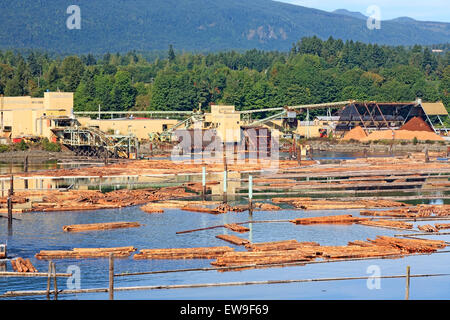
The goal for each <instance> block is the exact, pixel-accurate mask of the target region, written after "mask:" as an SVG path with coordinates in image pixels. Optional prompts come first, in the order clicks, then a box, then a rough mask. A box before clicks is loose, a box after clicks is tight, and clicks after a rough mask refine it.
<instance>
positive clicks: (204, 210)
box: [181, 206, 223, 214]
mask: <svg viewBox="0 0 450 320" xmlns="http://www.w3.org/2000/svg"><path fill="white" fill-rule="evenodd" d="M181 210H184V211H192V212H202V213H211V214H221V213H223V212H220V211H218V210H217V209H216V208H213V209H211V208H203V207H194V206H186V207H183V208H181Z"/></svg>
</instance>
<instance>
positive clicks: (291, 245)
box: [245, 240, 319, 251]
mask: <svg viewBox="0 0 450 320" xmlns="http://www.w3.org/2000/svg"><path fill="white" fill-rule="evenodd" d="M317 246H319V244H318V243H316V242H298V241H297V240H283V241H272V242H260V243H250V244H247V245H246V246H245V248H246V249H247V250H249V251H275V250H277V251H280V250H301V249H310V247H317ZM312 249H313V251H314V250H315V249H316V248H312Z"/></svg>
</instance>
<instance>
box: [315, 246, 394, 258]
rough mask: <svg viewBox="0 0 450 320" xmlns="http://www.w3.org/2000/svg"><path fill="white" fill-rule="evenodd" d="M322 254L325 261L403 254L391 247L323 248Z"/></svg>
mask: <svg viewBox="0 0 450 320" xmlns="http://www.w3.org/2000/svg"><path fill="white" fill-rule="evenodd" d="M320 253H321V256H322V258H325V259H351V258H373V257H383V256H393V255H399V254H401V250H400V249H397V248H393V247H389V246H376V245H375V246H359V245H354V244H353V245H348V246H321V247H320Z"/></svg>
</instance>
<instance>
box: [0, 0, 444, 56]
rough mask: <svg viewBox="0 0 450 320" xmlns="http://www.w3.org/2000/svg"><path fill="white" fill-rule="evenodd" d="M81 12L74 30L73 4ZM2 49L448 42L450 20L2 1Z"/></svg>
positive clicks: (268, 8) (201, 4)
mask: <svg viewBox="0 0 450 320" xmlns="http://www.w3.org/2000/svg"><path fill="white" fill-rule="evenodd" d="M70 5H78V6H79V7H80V9H81V29H80V30H69V29H68V28H67V27H66V20H67V19H68V18H69V16H70V15H69V14H67V8H68V7H69V6H70ZM0 19H1V20H2V22H3V26H4V27H3V28H2V29H0V48H2V49H7V48H16V49H22V48H33V49H45V50H54V51H57V52H73V53H89V52H92V53H104V52H126V51H130V50H142V51H152V50H165V49H167V48H168V46H169V45H170V44H173V45H174V47H175V48H176V49H177V50H188V51H219V50H231V49H236V50H248V49H253V48H256V49H260V50H278V51H285V50H289V49H290V47H291V46H292V43H296V42H297V41H298V40H300V39H301V38H302V37H308V36H313V35H316V36H318V37H319V38H321V39H327V38H328V37H330V36H332V37H333V38H339V39H343V40H354V41H361V42H365V43H377V44H383V45H414V44H421V45H430V44H437V43H447V42H448V40H449V39H450V24H449V23H441V22H420V21H415V22H411V23H405V22H396V21H382V26H381V29H380V30H376V29H375V30H369V29H368V28H367V26H366V21H363V20H362V19H358V18H355V17H351V16H345V15H342V14H335V13H331V12H326V11H322V10H318V9H313V8H306V7H302V6H297V5H292V4H287V3H282V2H276V1H271V0H246V1H245V2H242V1H238V0H228V1H226V2H218V1H214V0H195V1H194V0H126V1H125V0H110V1H108V5H105V4H104V2H102V1H101V0H90V1H88V2H86V1H79V0H78V1H76V0H70V1H69V0H47V1H44V0H34V1H33V2H29V1H25V0H16V1H14V2H9V1H6V0H0Z"/></svg>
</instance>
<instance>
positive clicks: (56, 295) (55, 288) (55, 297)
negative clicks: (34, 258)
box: [52, 262, 58, 300]
mask: <svg viewBox="0 0 450 320" xmlns="http://www.w3.org/2000/svg"><path fill="white" fill-rule="evenodd" d="M52 269H53V286H54V290H55V295H54V299H55V300H58V284H57V281H56V266H55V263H54V262H52Z"/></svg>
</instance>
